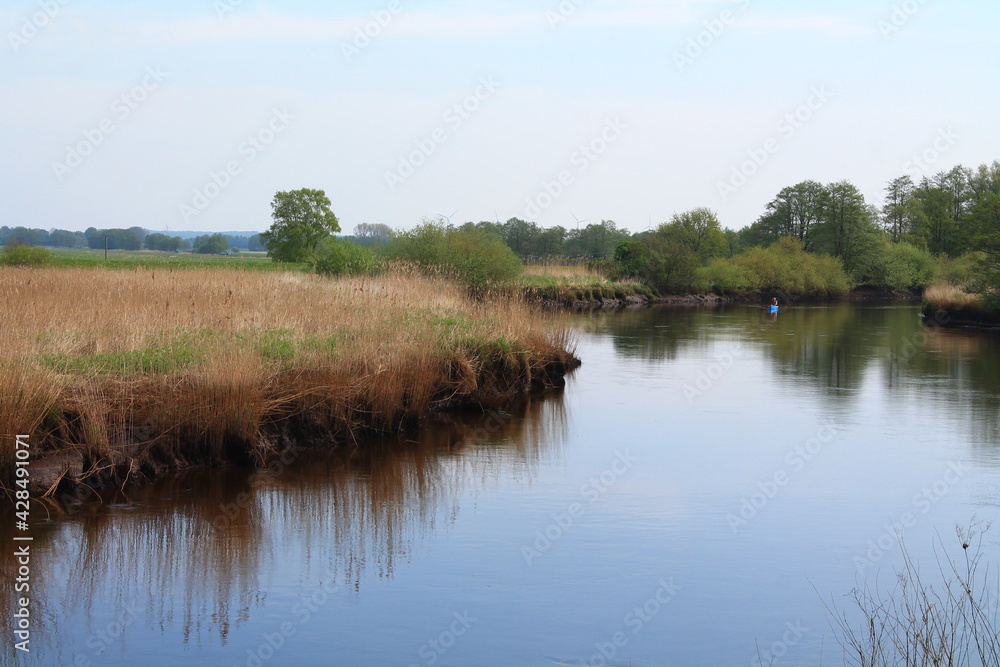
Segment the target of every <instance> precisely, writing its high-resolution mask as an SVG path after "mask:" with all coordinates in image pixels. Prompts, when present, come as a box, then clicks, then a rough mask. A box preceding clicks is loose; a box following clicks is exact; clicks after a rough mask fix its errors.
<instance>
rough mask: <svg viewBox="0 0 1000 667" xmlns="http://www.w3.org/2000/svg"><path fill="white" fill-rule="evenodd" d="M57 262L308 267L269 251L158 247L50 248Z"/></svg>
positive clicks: (270, 268)
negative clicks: (283, 261)
mask: <svg viewBox="0 0 1000 667" xmlns="http://www.w3.org/2000/svg"><path fill="white" fill-rule="evenodd" d="M48 250H49V251H50V252H51V253H52V259H53V264H52V265H53V266H59V267H77V268H115V269H140V268H142V269H157V268H179V269H184V268H206V267H212V268H227V267H228V268H241V269H250V270H258V271H297V270H305V268H306V267H305V265H304V264H287V263H286V264H279V263H277V262H273V261H271V258H270V257H268V256H267V253H265V252H248V251H245V250H244V251H242V252H240V253H239V254H235V255H201V254H196V253H190V252H161V251H158V250H109V251H108V259H107V261H105V259H104V251H103V250H91V249H89V248H85V249H84V248H73V249H71V248H50V249H48Z"/></svg>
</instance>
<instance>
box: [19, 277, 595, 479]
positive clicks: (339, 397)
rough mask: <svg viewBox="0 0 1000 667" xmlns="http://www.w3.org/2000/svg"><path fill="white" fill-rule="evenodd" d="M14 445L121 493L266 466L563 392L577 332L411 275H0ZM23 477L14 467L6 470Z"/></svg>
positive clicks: (509, 302) (512, 305)
mask: <svg viewBox="0 0 1000 667" xmlns="http://www.w3.org/2000/svg"><path fill="white" fill-rule="evenodd" d="M0 292H2V293H3V294H4V295H5V296H6V298H5V299H4V301H3V303H2V304H0V383H2V386H0V392H2V393H0V437H3V438H4V440H3V445H2V449H0V451H2V452H3V459H2V460H0V467H4V468H6V469H9V466H10V460H11V459H10V457H11V455H12V453H11V449H12V448H13V435H15V434H18V433H30V434H36V435H37V437H36V439H35V441H34V442H33V446H34V447H35V448H36V449H37V450H38V451H39V452H45V451H57V450H69V451H74V452H79V454H80V456H81V457H82V460H83V469H84V471H85V473H86V472H88V471H90V472H93V471H96V470H108V469H111V470H114V471H115V474H114V475H112V477H113V479H114V480H115V481H116V482H120V481H121V480H122V479H124V478H126V477H129V476H130V475H134V474H139V475H141V474H148V473H150V472H153V471H155V469H156V468H157V467H158V466H176V465H178V464H182V463H190V462H198V463H220V462H225V461H233V460H237V461H257V462H263V461H265V460H266V459H267V457H268V455H269V452H270V451H271V450H273V449H274V448H276V447H280V446H282V443H285V444H287V442H288V441H289V439H294V440H301V439H313V440H324V441H350V439H351V438H352V437H353V435H354V434H355V433H356V432H357V431H358V430H378V431H391V430H399V429H402V428H404V427H406V426H408V425H412V424H414V423H415V422H416V421H417V420H419V418H420V417H422V416H423V415H425V414H426V413H427V412H428V411H429V410H431V409H434V408H437V407H441V406H446V405H450V404H453V403H462V402H464V403H468V402H483V403H487V402H491V401H499V400H502V399H503V398H504V397H505V396H508V395H510V394H511V393H513V392H522V391H523V390H525V389H527V388H528V387H530V386H540V385H545V384H551V383H558V382H559V379H560V378H561V376H562V374H563V373H564V372H565V371H566V370H568V369H569V368H571V367H572V366H573V365H574V364H575V363H577V362H576V360H575V359H574V358H573V356H572V350H571V349H570V347H571V346H570V344H569V341H568V339H567V335H566V333H565V331H564V330H560V329H558V328H554V327H553V326H551V325H550V324H549V323H547V322H546V321H544V320H543V319H541V315H539V314H538V313H536V312H534V311H532V310H531V309H530V308H529V307H528V306H527V305H525V304H524V303H523V302H522V301H520V300H519V299H516V298H511V297H509V296H501V295H495V296H493V297H489V296H488V297H487V298H480V299H473V298H471V297H470V296H469V294H468V292H467V291H466V290H465V289H464V288H463V287H461V286H459V285H456V284H454V283H450V282H447V281H445V280H442V279H439V278H433V277H428V276H425V275H422V274H420V273H418V272H415V271H408V270H406V269H400V268H397V269H395V270H393V271H391V272H389V273H387V274H384V275H381V276H378V277H374V278H368V277H366V278H343V279H337V280H330V279H325V278H320V277H317V276H311V275H305V274H292V273H262V272H247V271H241V270H229V269H217V268H211V269H204V270H185V271H169V270H146V269H141V270H107V271H92V270H86V269H65V268H64V269H58V268H44V269H23V268H21V269H19V268H7V267H0ZM8 472H9V470H8Z"/></svg>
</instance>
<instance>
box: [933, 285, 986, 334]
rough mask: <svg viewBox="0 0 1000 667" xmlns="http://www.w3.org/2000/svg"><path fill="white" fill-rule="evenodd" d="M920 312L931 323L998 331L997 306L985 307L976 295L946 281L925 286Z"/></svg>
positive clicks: (942, 325)
mask: <svg viewBox="0 0 1000 667" xmlns="http://www.w3.org/2000/svg"><path fill="white" fill-rule="evenodd" d="M920 315H921V317H923V318H924V322H925V323H927V324H930V325H933V326H941V327H968V328H975V329H987V330H997V331H1000V310H994V309H990V308H986V307H984V306H983V305H982V299H981V298H980V297H979V295H976V294H969V293H968V292H964V291H962V290H961V289H959V288H957V287H953V286H950V285H935V286H932V287H930V288H928V290H927V293H926V294H925V296H924V303H923V306H922V307H921V309H920Z"/></svg>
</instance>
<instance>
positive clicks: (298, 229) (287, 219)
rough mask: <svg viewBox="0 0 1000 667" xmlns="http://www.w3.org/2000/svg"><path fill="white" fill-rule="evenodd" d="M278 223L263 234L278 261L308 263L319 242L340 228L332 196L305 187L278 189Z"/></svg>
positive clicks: (273, 212)
mask: <svg viewBox="0 0 1000 667" xmlns="http://www.w3.org/2000/svg"><path fill="white" fill-rule="evenodd" d="M271 217H272V218H273V220H274V223H273V224H272V225H271V227H270V229H268V230H267V231H266V232H264V233H263V234H261V235H260V238H261V241H262V242H263V244H264V247H265V248H267V254H268V255H269V256H270V257H271V259H273V260H274V261H276V262H308V261H310V260H311V259H312V257H313V255H314V253H315V252H316V246H317V245H319V242H320V241H322V240H323V239H325V238H327V237H328V236H330V235H331V234H335V233H336V232H339V231H340V223H339V222H338V221H337V216H336V215H334V214H333V211H331V210H330V199H329V198H328V197H327V196H326V193H325V192H323V191H322V190H311V189H309V188H302V189H301V190H292V191H290V192H278V193H276V194H275V195H274V199H273V200H272V201H271Z"/></svg>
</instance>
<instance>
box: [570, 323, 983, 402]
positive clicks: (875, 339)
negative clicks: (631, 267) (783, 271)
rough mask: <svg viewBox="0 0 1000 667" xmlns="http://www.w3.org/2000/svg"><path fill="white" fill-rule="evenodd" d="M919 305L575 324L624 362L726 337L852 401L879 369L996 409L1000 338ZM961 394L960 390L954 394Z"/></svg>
mask: <svg viewBox="0 0 1000 667" xmlns="http://www.w3.org/2000/svg"><path fill="white" fill-rule="evenodd" d="M917 312H918V308H917V306H916V305H888V306H875V307H873V306H864V307H859V306H857V305H854V304H832V305H817V306H792V307H787V308H783V309H782V310H781V312H780V313H779V314H778V317H772V316H771V315H769V314H768V313H765V312H763V311H762V310H761V309H760V308H757V307H751V306H731V307H727V308H709V307H698V308H677V307H662V308H657V309H654V310H652V311H648V310H629V311H624V312H620V313H614V312H608V311H592V312H588V313H582V314H580V315H577V316H574V319H573V325H574V327H575V328H577V329H579V330H581V331H583V332H586V333H587V334H588V335H592V336H594V337H597V338H606V339H610V340H611V341H612V342H613V345H614V349H615V352H616V353H617V354H618V355H619V356H621V357H622V358H625V359H635V360H639V361H645V362H655V363H664V362H672V361H675V360H677V359H678V358H679V357H681V356H682V355H685V354H691V353H692V352H694V351H699V350H704V349H707V348H708V347H710V346H712V345H715V344H717V343H720V342H738V343H739V344H740V345H741V346H745V347H747V348H750V349H751V350H757V351H758V352H759V353H760V354H763V355H764V356H765V358H767V359H768V360H769V361H770V362H772V366H773V368H774V369H775V371H776V372H777V373H778V374H779V375H780V376H782V377H783V378H785V379H786V380H787V381H789V382H798V381H805V382H806V383H808V384H809V386H811V387H819V388H823V389H824V390H825V391H826V392H827V394H828V395H829V397H830V398H831V399H834V400H840V399H845V398H850V397H851V396H852V395H853V394H854V393H856V392H857V391H858V390H859V388H860V387H861V386H862V384H863V383H864V381H865V379H866V376H867V375H868V373H869V372H871V371H872V370H877V371H878V372H880V373H881V374H882V376H883V377H884V381H885V382H886V384H887V386H889V387H891V386H892V385H893V383H897V384H898V383H900V382H906V381H909V382H921V383H925V382H928V381H934V380H940V379H942V378H944V379H947V381H948V382H949V383H951V386H952V388H955V383H957V388H959V389H962V390H971V391H974V392H976V394H977V395H978V400H982V401H984V402H985V403H986V404H988V405H986V404H984V405H983V407H984V408H985V407H988V406H991V407H996V401H997V388H998V387H1000V337H998V336H996V335H995V334H992V333H988V332H986V333H979V332H975V331H955V330H950V329H939V328H933V327H923V326H922V325H921V324H920V320H919V318H918V317H917ZM952 394H953V395H958V392H952Z"/></svg>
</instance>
